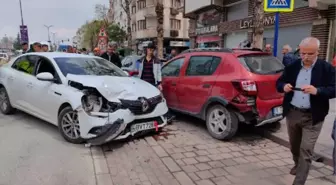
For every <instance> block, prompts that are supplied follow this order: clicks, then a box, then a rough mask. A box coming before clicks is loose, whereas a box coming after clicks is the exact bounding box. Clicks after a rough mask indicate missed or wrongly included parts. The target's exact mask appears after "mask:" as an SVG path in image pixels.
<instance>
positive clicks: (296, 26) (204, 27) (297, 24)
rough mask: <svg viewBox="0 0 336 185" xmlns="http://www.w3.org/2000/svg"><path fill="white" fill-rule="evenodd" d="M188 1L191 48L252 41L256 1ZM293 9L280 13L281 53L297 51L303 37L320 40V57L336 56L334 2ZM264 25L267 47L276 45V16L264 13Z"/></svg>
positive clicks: (301, 3) (299, 0)
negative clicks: (286, 49)
mask: <svg viewBox="0 0 336 185" xmlns="http://www.w3.org/2000/svg"><path fill="white" fill-rule="evenodd" d="M185 1H186V2H185V7H184V14H185V17H188V18H190V29H189V37H190V41H191V47H209V46H210V47H212V46H220V47H227V48H236V47H239V44H240V43H241V42H242V41H244V40H252V36H253V35H252V32H253V15H254V1H253V0H225V1H224V0H207V3H204V2H203V3H198V4H197V3H196V2H195V1H193V0H185ZM322 1H323V2H322ZM188 6H189V7H188ZM294 7H295V9H294V11H293V12H291V13H281V14H280V28H279V40H278V53H279V54H280V53H281V49H282V46H283V45H285V44H289V45H291V47H292V48H294V49H295V48H296V47H297V46H298V44H299V43H300V41H301V40H302V39H303V38H305V37H308V36H314V37H317V38H318V39H319V40H320V41H321V47H320V49H321V50H320V57H321V58H324V59H330V58H331V57H332V56H333V55H334V54H335V51H334V50H335V49H334V48H335V14H334V12H335V6H334V5H333V4H332V0H309V1H307V0H295V6H294ZM263 23H264V26H265V27H264V45H265V44H271V45H273V40H274V23H275V15H274V14H273V13H265V16H264V21H263ZM331 48H333V49H331ZM332 50H333V51H332Z"/></svg>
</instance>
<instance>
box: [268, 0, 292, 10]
mask: <svg viewBox="0 0 336 185" xmlns="http://www.w3.org/2000/svg"><path fill="white" fill-rule="evenodd" d="M293 10H294V0H264V11H265V12H292V11H293Z"/></svg>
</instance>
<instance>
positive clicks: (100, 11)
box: [95, 4, 109, 27]
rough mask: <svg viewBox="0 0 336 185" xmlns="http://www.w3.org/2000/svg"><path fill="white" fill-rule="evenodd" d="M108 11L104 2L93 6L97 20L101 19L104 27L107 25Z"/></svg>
mask: <svg viewBox="0 0 336 185" xmlns="http://www.w3.org/2000/svg"><path fill="white" fill-rule="evenodd" d="M108 12H109V8H108V7H106V6H105V5H104V4H96V6H95V14H96V18H97V19H98V20H101V21H103V23H104V24H103V25H104V26H105V27H107V26H108V23H109V19H108Z"/></svg>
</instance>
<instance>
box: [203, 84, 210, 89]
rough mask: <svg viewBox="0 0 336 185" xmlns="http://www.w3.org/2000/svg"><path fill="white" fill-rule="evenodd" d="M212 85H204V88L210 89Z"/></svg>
mask: <svg viewBox="0 0 336 185" xmlns="http://www.w3.org/2000/svg"><path fill="white" fill-rule="evenodd" d="M210 86H211V85H210V84H203V88H210Z"/></svg>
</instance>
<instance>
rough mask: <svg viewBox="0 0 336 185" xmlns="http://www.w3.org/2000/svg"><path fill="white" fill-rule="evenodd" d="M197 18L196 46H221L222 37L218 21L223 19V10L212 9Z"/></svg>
mask: <svg viewBox="0 0 336 185" xmlns="http://www.w3.org/2000/svg"><path fill="white" fill-rule="evenodd" d="M196 20H197V21H196V29H195V35H196V47H199V48H208V47H220V46H221V41H222V37H221V36H220V35H219V32H218V31H219V30H218V23H219V22H220V21H221V12H219V11H218V10H215V9H211V10H208V11H205V12H203V13H200V14H198V16H197V19H196Z"/></svg>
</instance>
